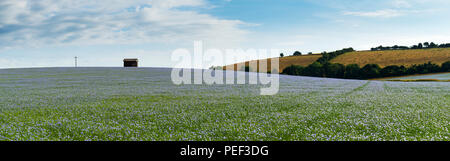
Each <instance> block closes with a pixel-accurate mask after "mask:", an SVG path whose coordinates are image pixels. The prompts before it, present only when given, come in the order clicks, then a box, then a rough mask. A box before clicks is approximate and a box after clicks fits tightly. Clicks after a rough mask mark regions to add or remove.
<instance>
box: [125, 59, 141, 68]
mask: <svg viewBox="0 0 450 161" xmlns="http://www.w3.org/2000/svg"><path fill="white" fill-rule="evenodd" d="M123 67H138V59H123Z"/></svg>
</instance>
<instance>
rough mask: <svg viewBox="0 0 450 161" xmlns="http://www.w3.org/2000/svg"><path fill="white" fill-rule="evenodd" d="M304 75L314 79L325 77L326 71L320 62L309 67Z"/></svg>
mask: <svg viewBox="0 0 450 161" xmlns="http://www.w3.org/2000/svg"><path fill="white" fill-rule="evenodd" d="M304 74H305V75H307V76H313V77H324V76H325V75H324V70H323V65H322V64H320V63H319V62H314V63H312V64H310V65H308V67H306V68H305V70H304Z"/></svg>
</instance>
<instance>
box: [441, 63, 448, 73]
mask: <svg viewBox="0 0 450 161" xmlns="http://www.w3.org/2000/svg"><path fill="white" fill-rule="evenodd" d="M441 71H442V72H450V61H447V62H445V63H443V64H442V67H441Z"/></svg>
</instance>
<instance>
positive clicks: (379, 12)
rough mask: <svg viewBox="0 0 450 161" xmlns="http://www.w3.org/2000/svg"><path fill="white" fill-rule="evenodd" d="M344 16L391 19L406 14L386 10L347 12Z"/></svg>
mask: <svg viewBox="0 0 450 161" xmlns="http://www.w3.org/2000/svg"><path fill="white" fill-rule="evenodd" d="M343 14H344V15H350V16H360V17H381V18H391V17H398V16H402V15H404V12H401V11H399V10H393V9H384V10H377V11H370V12H351V11H345V12H343Z"/></svg>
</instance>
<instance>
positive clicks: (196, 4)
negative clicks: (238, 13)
mask: <svg viewBox="0 0 450 161" xmlns="http://www.w3.org/2000/svg"><path fill="white" fill-rule="evenodd" d="M105 4H107V5H105ZM208 6H209V4H208V2H207V1H205V0H133V1H123V0H78V1H72V0H39V1H35V0H2V1H0V48H7V47H14V46H41V45H46V44H52V45H58V44H89V45H92V44H122V43H146V42H150V43H151V42H174V41H191V40H204V41H211V42H217V41H219V42H217V43H218V44H220V43H225V42H233V41H236V40H241V39H243V37H244V35H245V34H246V31H245V30H243V29H241V28H240V26H241V25H244V24H245V23H244V22H242V21H239V20H227V19H220V18H217V17H214V16H211V15H208V14H203V13H199V12H197V11H196V9H195V8H202V7H205V8H207V7H208ZM180 7H188V8H189V9H186V8H183V9H179V8H180Z"/></svg>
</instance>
